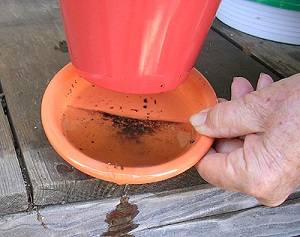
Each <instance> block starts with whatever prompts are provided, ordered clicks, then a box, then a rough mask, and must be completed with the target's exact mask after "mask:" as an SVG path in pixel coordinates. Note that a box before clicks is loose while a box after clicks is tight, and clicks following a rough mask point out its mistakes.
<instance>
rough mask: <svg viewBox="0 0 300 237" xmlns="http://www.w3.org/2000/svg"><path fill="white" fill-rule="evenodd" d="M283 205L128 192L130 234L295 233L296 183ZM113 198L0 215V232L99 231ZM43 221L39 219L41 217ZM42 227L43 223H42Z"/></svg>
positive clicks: (213, 192) (212, 192) (208, 195)
mask: <svg viewBox="0 0 300 237" xmlns="http://www.w3.org/2000/svg"><path fill="white" fill-rule="evenodd" d="M294 197H297V198H296V199H290V200H289V201H286V202H285V203H284V204H283V205H281V206H279V207H276V208H269V207H264V206H261V205H259V203H258V202H257V200H256V199H254V198H252V197H249V196H247V195H244V194H241V193H234V192H228V191H223V190H220V189H218V188H213V187H212V186H210V185H207V186H206V188H203V189H183V190H181V192H173V193H172V192H161V193H157V194H143V195H136V196H132V197H131V199H130V201H129V202H130V203H132V204H135V205H137V207H138V210H139V214H138V215H137V216H136V217H135V218H134V219H133V223H135V224H137V225H139V226H138V228H136V229H134V230H133V231H132V232H131V233H132V234H134V236H136V237H138V236H221V235H224V236H241V235H243V236H293V235H294V236H296V235H297V234H299V233H300V225H299V223H300V214H299V213H300V199H299V197H300V188H299V189H297V190H296V191H295V194H294ZM118 203H119V199H118V198H113V199H105V200H99V201H93V202H85V203H75V204H66V205H61V206H58V205H56V206H48V207H45V208H42V209H40V210H39V215H38V218H37V213H36V212H32V213H31V214H27V213H20V214H14V215H7V216H3V217H0V233H1V234H2V235H0V236H19V235H21V234H22V235H24V236H32V237H34V236H46V237H47V236H98V237H99V236H100V235H101V234H102V233H103V232H105V231H107V228H108V225H107V223H105V219H106V214H107V213H110V212H111V211H112V210H114V209H115V206H116V205H117V204H118ZM41 221H43V225H44V226H43V225H42V223H41ZM45 227H46V228H45Z"/></svg>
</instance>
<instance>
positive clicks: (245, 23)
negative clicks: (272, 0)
mask: <svg viewBox="0 0 300 237" xmlns="http://www.w3.org/2000/svg"><path fill="white" fill-rule="evenodd" d="M217 18H218V19H219V20H221V21H222V22H224V23H225V24H227V25H229V26H231V27H232V28H235V29H237V30H239V31H242V32H244V33H247V34H250V35H253V36H257V37H260V38H263V39H268V40H273V41H276V42H281V43H288V44H295V45H300V11H297V10H289V9H284V8H280V7H274V6H269V5H265V4H261V3H258V2H253V1H248V0H222V2H221V5H220V7H219V9H218V12H217Z"/></svg>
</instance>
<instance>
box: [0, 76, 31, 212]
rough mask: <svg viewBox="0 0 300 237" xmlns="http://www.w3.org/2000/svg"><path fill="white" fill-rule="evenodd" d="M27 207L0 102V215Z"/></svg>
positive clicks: (8, 129) (22, 182)
mask: <svg viewBox="0 0 300 237" xmlns="http://www.w3.org/2000/svg"><path fill="white" fill-rule="evenodd" d="M0 74H1V73H0ZM0 100H1V98H0ZM27 207H28V198H27V193H26V188H25V183H24V180H23V177H22V173H21V169H20V166H19V162H18V159H17V155H16V152H15V148H14V145H13V140H12V133H11V130H10V127H9V124H8V121H7V118H6V116H5V115H4V111H3V109H2V107H1V104H0V215H3V214H7V213H13V212H19V211H23V210H25V209H26V208H27Z"/></svg>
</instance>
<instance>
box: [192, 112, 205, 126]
mask: <svg viewBox="0 0 300 237" xmlns="http://www.w3.org/2000/svg"><path fill="white" fill-rule="evenodd" d="M206 117H207V111H202V112H200V113H198V114H194V115H192V116H191V118H190V123H191V124H192V125H193V126H200V125H202V124H204V123H205V121H206Z"/></svg>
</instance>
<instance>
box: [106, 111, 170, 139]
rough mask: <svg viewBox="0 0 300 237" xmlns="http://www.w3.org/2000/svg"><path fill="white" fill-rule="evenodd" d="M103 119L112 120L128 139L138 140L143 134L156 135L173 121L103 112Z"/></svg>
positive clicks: (114, 125)
mask: <svg viewBox="0 0 300 237" xmlns="http://www.w3.org/2000/svg"><path fill="white" fill-rule="evenodd" d="M101 113H102V116H103V120H111V121H112V123H113V125H112V126H113V127H114V128H116V129H117V130H118V135H121V136H125V137H126V139H133V140H136V141H137V142H138V141H139V138H140V137H141V136H143V135H155V133H156V132H157V131H160V130H161V129H163V128H165V127H166V126H168V125H170V124H171V123H172V122H168V121H160V120H147V119H145V120H141V119H135V118H129V117H123V116H117V115H112V114H109V113H104V112H101Z"/></svg>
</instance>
